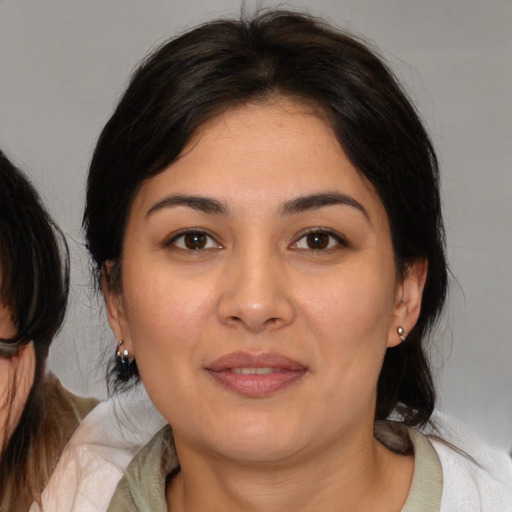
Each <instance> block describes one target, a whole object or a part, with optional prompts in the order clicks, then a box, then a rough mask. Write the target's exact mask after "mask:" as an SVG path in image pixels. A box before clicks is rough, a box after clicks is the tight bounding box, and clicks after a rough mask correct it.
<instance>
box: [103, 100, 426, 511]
mask: <svg viewBox="0 0 512 512" xmlns="http://www.w3.org/2000/svg"><path fill="white" fill-rule="evenodd" d="M312 194H313V195H314V194H317V195H318V194H324V196H323V197H324V198H325V194H330V196H329V197H333V196H334V194H342V195H343V197H344V198H345V199H346V201H345V203H344V204H340V203H336V204H324V203H325V201H320V203H321V204H316V205H312V204H311V201H310V204H309V207H304V201H303V202H302V204H303V207H302V208H298V209H297V208H295V209H294V208H292V207H291V206H290V205H291V203H292V202H295V203H294V204H295V205H297V201H296V200H297V198H300V197H305V196H311V195H312ZM176 195H180V196H183V195H187V196H191V195H192V196H194V197H201V198H208V199H213V200H215V201H218V202H219V203H221V205H222V206H223V208H224V209H225V210H226V211H225V212H218V211H200V210H199V209H198V208H197V205H195V206H194V205H193V204H192V203H191V202H190V201H189V202H188V203H185V204H183V202H180V201H177V200H176ZM170 198H171V199H170ZM176 202H178V203H180V204H174V203H176ZM316 203H318V201H316ZM286 205H287V206H288V207H287V206H286ZM357 205H359V206H357ZM184 229H185V230H186V229H189V230H190V229H196V230H197V229H199V230H201V231H202V232H203V233H205V234H207V236H203V235H201V236H200V238H199V239H200V241H201V243H202V244H203V245H202V248H201V249H197V250H191V249H188V248H187V243H188V244H189V246H191V244H192V243H193V242H194V235H190V234H189V235H186V236H183V230H184ZM311 230H320V231H321V233H318V234H317V239H316V240H315V237H308V236H307V235H308V233H309V232H310V231H311ZM196 241H197V239H196ZM318 241H320V242H321V243H320V244H319V245H315V242H318ZM320 246H322V248H318V247H320ZM121 267H122V291H121V292H120V293H119V294H116V293H114V292H113V291H112V290H111V289H109V287H108V286H107V285H106V284H105V285H104V294H105V298H106V303H107V308H108V311H109V319H110V323H111V326H112V328H113V330H114V332H115V334H116V336H117V337H118V338H119V339H121V338H122V339H124V340H125V345H124V346H125V347H126V348H127V349H128V351H129V353H130V357H135V358H136V360H137V364H138V368H139V371H140V373H141V377H142V381H143V383H144V386H145V388H146V389H147V391H148V394H149V396H150V397H151V400H152V401H153V403H154V404H155V406H156V407H157V408H158V410H159V411H160V412H161V413H162V415H163V416H164V417H165V418H166V419H167V420H168V421H169V423H170V424H171V425H172V427H173V431H174V435H175V442H176V448H177V451H178V456H179V458H180V462H181V472H180V473H179V474H178V475H177V476H176V477H175V478H174V479H172V481H170V482H169V484H168V487H167V501H168V505H169V508H170V509H172V510H173V511H176V510H178V511H192V510H223V511H226V510H227V511H231V510H233V511H235V510H236V511H241V510H244V511H249V510H251V511H252V510H254V511H263V510H265V511H266V512H268V511H273V510H275V511H278V510H279V511H288V510H289V511H292V510H293V511H301V510H307V511H309V512H312V511H316V510H322V511H325V510H333V511H334V510H351V511H359V510H375V511H380V510H387V511H392V510H397V511H398V510H400V508H401V506H402V505H403V503H404V501H405V499H406V497H407V493H408V490H409V486H410V482H411V478H412V471H413V459H412V457H405V456H399V455H396V454H393V453H392V452H390V451H388V450H387V449H386V448H385V447H384V446H382V445H381V444H380V443H379V442H377V441H376V440H375V439H374V437H373V421H374V414H375V403H376V385H377V379H378V376H379V372H380V369H381V365H382V361H383V357H384V354H385V351H386V349H387V348H388V347H392V346H394V345H397V344H398V343H400V341H401V340H400V338H399V336H398V334H397V328H398V326H401V327H402V328H403V329H404V331H405V333H407V332H409V331H410V329H411V328H412V327H413V326H414V324H415V322H416V320H417V318H418V314H419V310H420V306H421V294H422V290H423V285H424V280H425V274H426V264H425V262H416V263H414V264H411V265H410V267H409V269H408V272H407V273H406V277H405V278H404V279H403V280H402V281H399V280H398V278H397V272H396V268H395V262H394V257H393V249H392V245H391V236H390V230H389V224H388V219H387V215H386V212H385V210H384V207H383V205H382V203H381V201H380V200H379V198H378V196H377V195H376V193H375V192H374V190H373V189H372V187H371V186H370V184H369V183H367V182H366V181H365V180H364V178H362V177H361V175H360V174H359V173H358V172H357V171H356V170H355V168H354V167H353V165H352V164H351V163H350V161H349V160H348V159H347V157H346V155H345V154H344V152H343V150H342V148H341V147H340V145H339V144H338V142H337V140H336V138H335V136H334V135H333V133H332V130H331V128H330V127H329V125H328V124H327V123H326V122H325V121H324V120H323V119H322V118H320V117H319V116H316V115H313V113H312V111H311V109H310V108H308V107H307V106H304V105H301V104H298V103H295V102H293V101H292V100H288V99H284V98H277V99H274V100H272V101H268V102H267V103H264V104H257V105H256V104H249V105H246V106H243V107H240V108H237V109H233V110H229V111H227V112H225V113H223V114H221V115H220V116H218V117H216V118H215V119H213V120H211V121H209V122H208V123H206V124H205V125H204V126H203V127H202V128H201V130H200V131H199V132H198V133H197V134H196V137H194V139H193V140H192V141H191V142H190V143H189V145H188V146H187V147H186V148H185V150H184V151H183V153H182V155H181V157H180V158H179V159H178V160H177V161H175V162H174V163H173V164H171V165H170V166H169V168H168V169H166V170H164V171H163V172H162V173H160V174H159V175H157V176H155V177H153V178H151V179H150V180H148V181H146V182H145V183H144V184H143V186H142V188H141V189H140V191H139V192H138V194H137V195H136V197H135V199H134V202H133V205H132V208H131V211H130V215H129V219H128V224H127V229H126V235H125V239H124V245H123V252H122V261H121ZM240 350H241V351H244V352H246V353H250V354H254V355H258V354H265V353H269V352H277V353H279V354H281V355H283V356H286V357H288V358H291V359H293V360H294V361H297V362H299V363H300V364H301V365H303V366H304V367H305V368H306V369H307V370H306V371H305V373H304V374H303V375H302V376H301V377H300V378H299V379H298V380H297V381H296V382H294V383H293V384H292V385H290V386H287V387H285V388H284V389H280V390H279V391H277V392H275V393H270V394H268V395H265V396H261V397H247V396H244V395H243V394H240V393H236V392H233V391H232V390H231V389H227V388H226V387H224V386H222V385H221V384H219V383H218V382H217V381H216V380H215V379H214V378H212V376H211V374H210V373H209V372H208V371H207V370H206V368H208V367H209V365H211V363H212V361H215V360H217V359H218V358H219V357H222V356H224V355H226V354H229V353H232V352H235V351H240ZM212 504H217V505H213V506H212ZM216 507H217V508H216Z"/></svg>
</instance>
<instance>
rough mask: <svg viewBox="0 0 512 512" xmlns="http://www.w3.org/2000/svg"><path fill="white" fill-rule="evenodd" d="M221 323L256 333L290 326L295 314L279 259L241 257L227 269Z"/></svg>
mask: <svg viewBox="0 0 512 512" xmlns="http://www.w3.org/2000/svg"><path fill="white" fill-rule="evenodd" d="M218 313H219V317H220V321H221V322H222V323H223V324H225V325H230V326H240V327H243V328H245V329H247V330H248V331H251V332H253V333H258V332H262V331H265V330H270V329H279V328H281V327H284V326H286V325H288V324H290V323H291V322H292V321H293V318H294V316H295V310H294V307H293V304H292V300H291V296H290V294H289V287H287V286H286V272H285V271H284V268H283V264H282V263H281V262H280V261H279V257H278V256H274V257H272V255H269V254H265V252H264V251H260V252H259V253H257V252H256V251H253V252H252V253H251V254H246V255H245V256H244V255H238V256H236V257H234V258H232V260H231V262H230V264H229V265H228V266H227V267H226V273H225V278H224V281H223V284H222V292H221V297H220V301H219V305H218Z"/></svg>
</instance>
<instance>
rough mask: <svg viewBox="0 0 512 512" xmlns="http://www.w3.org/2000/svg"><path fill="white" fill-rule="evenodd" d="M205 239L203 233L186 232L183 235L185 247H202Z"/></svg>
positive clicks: (196, 248) (205, 241) (206, 239)
mask: <svg viewBox="0 0 512 512" xmlns="http://www.w3.org/2000/svg"><path fill="white" fill-rule="evenodd" d="M207 241H208V237H207V236H206V235H205V234H204V233H188V234H187V235H183V243H184V244H185V247H186V248H187V249H191V250H198V249H204V248H205V247H206V243H207Z"/></svg>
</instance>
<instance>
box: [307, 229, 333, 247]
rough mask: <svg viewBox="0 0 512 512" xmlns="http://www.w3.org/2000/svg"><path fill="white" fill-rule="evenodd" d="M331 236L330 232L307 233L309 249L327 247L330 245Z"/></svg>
mask: <svg viewBox="0 0 512 512" xmlns="http://www.w3.org/2000/svg"><path fill="white" fill-rule="evenodd" d="M330 238H331V236H330V235H329V234H328V233H309V235H306V244H307V246H308V248H309V249H313V250H321V249H326V248H327V247H328V246H329V242H330Z"/></svg>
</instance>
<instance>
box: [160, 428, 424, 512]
mask: <svg viewBox="0 0 512 512" xmlns="http://www.w3.org/2000/svg"><path fill="white" fill-rule="evenodd" d="M369 436H370V437H369V438H368V433H365V436H361V438H360V439H359V440H358V442H355V443H353V444H352V445H351V446H350V447H348V448H347V446H346V445H342V446H333V445H332V444H330V445H329V447H328V449H327V447H326V449H324V450H317V451H316V452H315V454H314V456H311V454H301V455H299V456H295V457H292V458H290V460H288V461H284V462H281V463H272V464H262V463H257V464H253V463H240V462H236V461H235V462H234V461H232V460H227V459H226V458H222V457H219V456H216V455H207V456H205V453H204V452H197V451H196V450H194V449H193V448H192V447H191V446H189V445H187V443H186V442H184V441H183V440H181V439H180V438H179V437H178V438H177V439H175V441H176V448H177V451H178V456H179V459H180V463H181V471H180V473H179V474H178V475H176V477H175V478H174V479H173V480H172V481H170V482H169V484H168V488H167V503H168V509H169V510H170V511H172V512H192V511H197V510H209V511H212V512H217V511H219V512H220V511H221V510H222V511H223V512H242V511H243V512H263V511H264V512H278V511H279V512H291V511H293V512H299V511H308V512H316V511H322V512H326V511H332V512H341V511H350V512H359V511H363V510H364V511H367V510H372V511H374V512H381V511H382V512H391V511H399V510H400V509H401V508H402V505H403V503H404V502H405V500H406V498H407V494H408V491H409V488H410V484H411V479H412V472H413V464H414V462H413V458H412V457H411V456H401V455H397V454H394V453H392V452H390V451H389V450H388V449H387V448H385V447H384V446H383V445H381V444H380V443H379V442H378V441H376V440H375V439H374V437H373V430H371V431H370V432H369ZM363 437H364V439H363Z"/></svg>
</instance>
